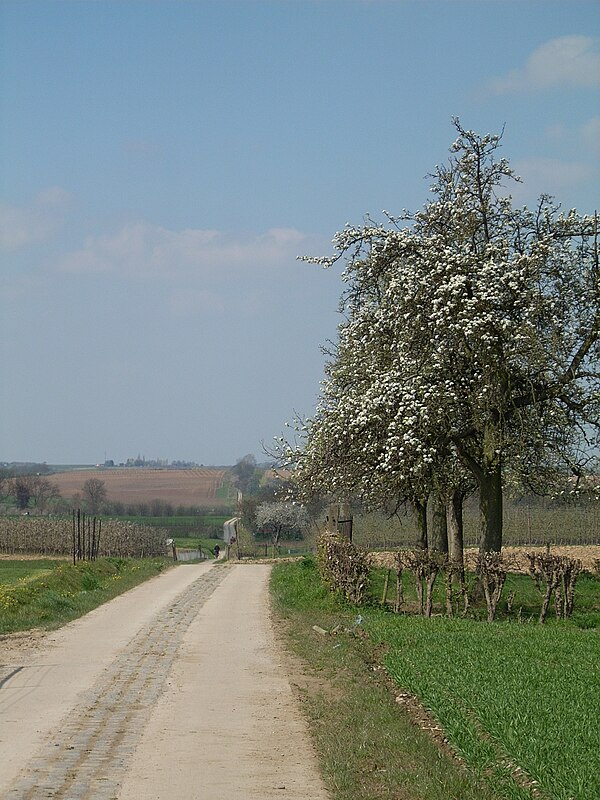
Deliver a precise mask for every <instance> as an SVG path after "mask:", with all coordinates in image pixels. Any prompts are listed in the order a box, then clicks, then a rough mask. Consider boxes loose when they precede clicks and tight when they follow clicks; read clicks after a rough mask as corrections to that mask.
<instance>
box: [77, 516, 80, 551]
mask: <svg viewBox="0 0 600 800" xmlns="http://www.w3.org/2000/svg"><path fill="white" fill-rule="evenodd" d="M77 558H81V509H80V508H78V509H77Z"/></svg>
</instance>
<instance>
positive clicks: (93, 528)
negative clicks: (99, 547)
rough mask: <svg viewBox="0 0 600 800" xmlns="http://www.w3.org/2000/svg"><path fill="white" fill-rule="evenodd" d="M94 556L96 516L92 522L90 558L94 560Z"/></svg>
mask: <svg viewBox="0 0 600 800" xmlns="http://www.w3.org/2000/svg"><path fill="white" fill-rule="evenodd" d="M95 558H96V517H94V522H93V524H92V553H91V560H92V561H94V560H95Z"/></svg>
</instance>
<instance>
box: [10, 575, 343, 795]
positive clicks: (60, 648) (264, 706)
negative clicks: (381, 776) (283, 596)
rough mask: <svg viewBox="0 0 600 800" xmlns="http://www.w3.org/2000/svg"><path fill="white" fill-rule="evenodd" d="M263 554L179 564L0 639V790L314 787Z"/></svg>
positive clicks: (179, 791)
mask: <svg viewBox="0 0 600 800" xmlns="http://www.w3.org/2000/svg"><path fill="white" fill-rule="evenodd" d="M269 570H270V567H269V566H267V565H238V566H222V565H214V564H213V563H210V564H209V563H205V564H200V565H189V566H188V565H186V566H180V567H177V568H175V569H172V570H169V571H168V572H166V573H164V574H163V575H160V576H158V577H157V578H154V579H153V580H151V581H148V582H147V583H145V584H143V585H142V586H139V587H137V588H136V589H133V590H131V591H130V592H127V593H126V594H124V595H121V596H120V597H118V598H116V599H115V600H113V601H112V602H111V603H108V604H106V605H105V606H102V607H100V608H98V609H96V610H95V611H93V612H91V613H90V614H88V615H87V616H85V617H83V618H82V619H80V620H77V621H75V622H73V623H70V624H69V625H67V626H65V627H64V628H62V629H60V630H59V631H56V632H54V633H51V634H46V635H39V634H38V635H35V634H33V635H28V634H24V635H21V636H11V637H3V638H2V639H0V797H2V798H6V800H39V798H64V799H65V800H230V799H231V800H233V798H236V799H238V798H239V799H240V800H241V799H243V798H265V799H266V798H271V797H278V798H289V799H290V800H300V798H302V799H303V800H304V799H305V798H314V799H315V800H326V798H327V794H326V792H325V790H324V788H323V785H322V783H321V779H320V777H319V775H318V771H317V767H316V762H315V758H314V754H313V752H312V750H311V747H310V744H309V741H308V733H307V730H306V726H305V723H304V720H303V719H302V717H301V715H300V714H299V712H298V709H297V707H296V703H295V700H294V696H293V694H292V691H291V689H290V684H289V680H288V676H287V674H286V672H285V668H284V665H283V661H282V659H281V654H280V652H279V651H278V646H277V643H276V640H275V638H274V635H273V630H272V624H271V620H270V615H269V601H268V577H269Z"/></svg>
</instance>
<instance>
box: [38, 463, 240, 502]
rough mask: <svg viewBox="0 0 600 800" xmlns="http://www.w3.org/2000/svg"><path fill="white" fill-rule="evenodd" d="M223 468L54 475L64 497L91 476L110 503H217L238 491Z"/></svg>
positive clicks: (77, 490) (89, 471)
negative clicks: (97, 482)
mask: <svg viewBox="0 0 600 800" xmlns="http://www.w3.org/2000/svg"><path fill="white" fill-rule="evenodd" d="M227 475H228V473H227V470H224V469H210V468H208V467H200V468H196V469H136V468H133V467H132V468H124V469H119V468H116V469H113V468H110V469H98V470H90V469H88V470H72V471H69V472H57V473H55V474H53V475H52V476H51V480H52V483H55V484H57V486H58V488H59V490H60V493H61V495H62V496H63V497H67V498H70V497H73V496H74V495H76V494H81V493H82V492H83V485H84V483H85V482H86V481H87V480H89V479H90V478H96V479H99V480H101V481H104V484H105V486H106V493H107V499H108V500H109V501H110V502H121V503H131V504H133V503H138V504H139V503H149V502H151V501H152V500H155V499H159V500H163V501H165V502H167V503H171V504H172V505H174V506H177V505H181V506H214V507H219V506H222V505H226V504H228V503H230V502H231V499H232V497H235V493H234V492H233V490H232V489H231V487H230V485H229V484H228V483H227V481H226V477H227Z"/></svg>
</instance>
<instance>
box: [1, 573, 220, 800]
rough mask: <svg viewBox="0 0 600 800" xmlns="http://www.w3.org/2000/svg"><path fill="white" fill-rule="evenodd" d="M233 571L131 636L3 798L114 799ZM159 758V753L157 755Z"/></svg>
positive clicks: (193, 588) (209, 576)
mask: <svg viewBox="0 0 600 800" xmlns="http://www.w3.org/2000/svg"><path fill="white" fill-rule="evenodd" d="M228 572H229V570H228V569H226V568H224V567H220V566H219V567H213V569H211V570H209V571H208V572H207V573H205V574H204V575H202V576H201V577H199V578H198V579H197V580H196V581H194V583H192V584H191V585H190V586H188V587H187V588H186V589H185V590H184V591H183V592H182V593H181V594H180V595H178V597H177V598H176V599H175V600H174V602H173V603H171V605H169V606H168V607H167V608H165V609H164V610H163V611H161V612H160V613H159V614H158V615H157V616H156V617H154V619H153V620H152V621H151V622H150V623H149V624H148V625H146V626H145V627H144V628H143V629H142V630H140V631H139V633H138V634H137V635H136V636H135V637H134V638H133V639H132V640H131V642H130V643H129V645H128V647H127V649H126V650H124V651H123V652H122V653H121V654H120V655H119V656H117V658H116V659H115V660H114V661H113V663H112V664H111V666H110V667H108V668H107V670H105V672H104V674H103V676H102V677H101V678H100V680H99V682H98V683H97V684H96V686H94V688H93V689H91V690H90V691H89V692H88V693H87V694H86V695H85V696H84V697H83V699H82V701H81V703H80V706H79V709H78V710H75V711H74V713H73V715H72V716H71V717H69V718H68V719H67V720H66V721H64V722H63V724H62V726H61V728H60V730H59V731H57V733H56V735H55V736H53V737H52V738H51V740H49V741H48V743H47V744H46V746H45V747H44V748H43V749H42V751H41V752H40V753H39V754H38V756H37V757H36V758H35V759H34V760H33V761H32V762H30V763H29V764H27V765H25V768H24V770H23V771H22V773H21V776H20V777H19V778H18V779H17V782H16V784H14V785H13V787H12V788H11V789H10V790H9V792H8V794H7V795H6V797H5V800H41V798H56V799H57V800H58V799H59V798H63V800H113V798H116V797H117V794H118V790H119V786H120V783H121V780H122V778H123V776H124V773H125V769H126V767H127V763H128V759H129V757H130V756H131V754H132V753H133V751H134V750H135V747H136V744H137V741H138V739H139V737H140V735H141V733H142V731H143V730H144V725H145V723H146V721H147V719H148V717H149V716H150V713H151V711H152V707H153V706H154V704H155V703H156V701H157V700H158V698H159V696H160V694H161V692H162V689H163V685H164V683H165V680H166V678H167V675H168V673H169V670H170V668H171V664H172V663H173V660H174V658H175V655H176V653H177V650H178V648H179V645H180V643H181V640H182V638H183V635H184V633H185V632H186V630H187V629H188V627H189V625H190V624H191V622H192V621H193V619H194V618H195V616H196V614H197V613H198V611H199V609H200V608H201V607H202V605H203V604H204V603H205V601H206V600H207V599H208V598H209V597H210V595H211V594H212V593H213V591H214V590H215V588H216V587H217V586H218V584H219V583H220V582H221V581H222V580H223V578H224V577H225V575H226V574H228ZM157 758H160V754H159V753H157Z"/></svg>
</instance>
